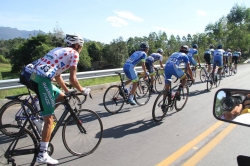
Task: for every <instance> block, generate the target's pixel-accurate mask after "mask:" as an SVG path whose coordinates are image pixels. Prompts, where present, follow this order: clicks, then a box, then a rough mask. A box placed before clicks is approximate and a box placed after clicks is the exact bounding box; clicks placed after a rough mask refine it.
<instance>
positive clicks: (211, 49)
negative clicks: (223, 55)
mask: <svg viewBox="0 0 250 166" xmlns="http://www.w3.org/2000/svg"><path fill="white" fill-rule="evenodd" d="M213 53H214V45H213V44H210V46H209V49H207V50H206V51H205V53H204V59H205V61H206V64H207V65H208V68H207V74H209V73H210V72H211V62H212V59H213Z"/></svg>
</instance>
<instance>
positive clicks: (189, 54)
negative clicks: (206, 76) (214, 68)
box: [188, 48, 198, 57]
mask: <svg viewBox="0 0 250 166" xmlns="http://www.w3.org/2000/svg"><path fill="white" fill-rule="evenodd" d="M195 55H198V50H196V49H195V48H191V49H190V50H189V52H188V56H190V57H194V56H195Z"/></svg>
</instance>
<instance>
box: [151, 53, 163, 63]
mask: <svg viewBox="0 0 250 166" xmlns="http://www.w3.org/2000/svg"><path fill="white" fill-rule="evenodd" d="M150 56H151V57H153V58H154V62H155V61H158V60H159V61H162V55H161V54H159V53H152V54H151V55H150Z"/></svg>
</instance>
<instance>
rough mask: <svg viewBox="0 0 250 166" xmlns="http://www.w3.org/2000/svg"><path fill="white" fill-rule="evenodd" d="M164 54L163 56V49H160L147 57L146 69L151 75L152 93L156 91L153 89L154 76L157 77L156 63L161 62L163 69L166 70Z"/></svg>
mask: <svg viewBox="0 0 250 166" xmlns="http://www.w3.org/2000/svg"><path fill="white" fill-rule="evenodd" d="M162 54H163V49H162V48H159V49H158V50H157V53H152V54H151V55H150V56H148V57H147V59H146V62H145V65H146V69H147V71H148V72H149V75H150V89H151V92H155V90H154V89H153V85H154V76H155V72H154V69H155V67H154V62H155V61H158V60H159V63H160V66H161V68H163V69H164V67H163V65H162Z"/></svg>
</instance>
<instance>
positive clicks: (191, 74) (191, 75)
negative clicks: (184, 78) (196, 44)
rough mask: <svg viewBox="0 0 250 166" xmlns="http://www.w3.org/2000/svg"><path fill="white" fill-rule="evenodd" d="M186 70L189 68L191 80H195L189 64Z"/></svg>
mask: <svg viewBox="0 0 250 166" xmlns="http://www.w3.org/2000/svg"><path fill="white" fill-rule="evenodd" d="M186 68H187V71H188V73H189V75H190V77H191V79H193V78H194V77H193V72H192V70H191V68H190V65H189V63H186Z"/></svg>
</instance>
